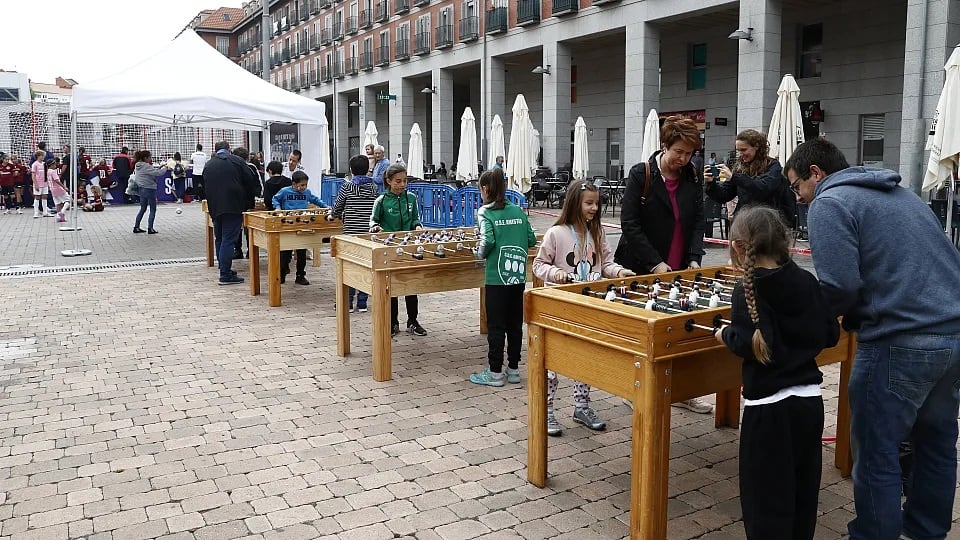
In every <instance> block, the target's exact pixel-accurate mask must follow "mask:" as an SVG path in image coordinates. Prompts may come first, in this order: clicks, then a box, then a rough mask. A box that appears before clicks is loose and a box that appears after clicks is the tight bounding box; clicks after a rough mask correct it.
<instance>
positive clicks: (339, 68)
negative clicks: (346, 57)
mask: <svg viewBox="0 0 960 540" xmlns="http://www.w3.org/2000/svg"><path fill="white" fill-rule="evenodd" d="M343 68H344V65H343V63H342V62H339V61H337V62H334V63H333V76H334V77H336V78H338V79H342V78H343V77H344V76H345V73H344V69H343Z"/></svg>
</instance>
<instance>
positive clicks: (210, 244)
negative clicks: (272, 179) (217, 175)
mask: <svg viewBox="0 0 960 540" xmlns="http://www.w3.org/2000/svg"><path fill="white" fill-rule="evenodd" d="M263 208H264V207H263V201H262V200H260V199H257V203H256V207H255V208H254V210H263ZM200 210H202V211H203V222H204V224H205V225H206V227H205V228H206V234H205V235H204V238H205V239H206V247H207V266H208V267H213V265H214V264H215V263H216V260H217V254H216V253H214V252H215V251H216V245H217V244H216V242H215V241H214V238H213V218H211V217H210V210H209V209H208V208H207V200H206V199H203V200H202V201H200ZM247 247H249V246H247ZM319 260H320V259H319V257H317V254H316V253H314V254H313V264H314V266H319V265H320V263H319Z"/></svg>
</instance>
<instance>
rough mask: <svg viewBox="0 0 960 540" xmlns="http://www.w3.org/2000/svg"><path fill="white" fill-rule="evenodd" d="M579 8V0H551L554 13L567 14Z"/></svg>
mask: <svg viewBox="0 0 960 540" xmlns="http://www.w3.org/2000/svg"><path fill="white" fill-rule="evenodd" d="M578 9H580V0H553V14H554V15H568V14H570V13H576V12H577V10H578Z"/></svg>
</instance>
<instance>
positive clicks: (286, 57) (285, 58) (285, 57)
mask: <svg viewBox="0 0 960 540" xmlns="http://www.w3.org/2000/svg"><path fill="white" fill-rule="evenodd" d="M280 61H281V62H283V63H284V64H286V63H287V62H289V61H290V49H287V48H284V49H283V52H281V53H280Z"/></svg>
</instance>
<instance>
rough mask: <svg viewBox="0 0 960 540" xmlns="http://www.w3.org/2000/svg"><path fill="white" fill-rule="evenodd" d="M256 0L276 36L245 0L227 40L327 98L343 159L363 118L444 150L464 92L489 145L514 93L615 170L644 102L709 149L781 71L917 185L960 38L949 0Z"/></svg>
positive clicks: (957, 9) (846, 135) (554, 145)
mask: <svg viewBox="0 0 960 540" xmlns="http://www.w3.org/2000/svg"><path fill="white" fill-rule="evenodd" d="M263 1H268V2H269V5H268V8H267V9H268V18H267V19H266V20H268V21H269V25H270V26H269V28H268V32H269V42H270V43H269V50H268V51H267V54H266V55H265V56H264V55H263V51H261V44H262V41H263V39H262V37H261V36H262V35H263V34H262V30H263V29H262V28H261V21H263V20H264V18H263V14H262V11H261V8H260V5H259V4H256V3H254V2H251V3H250V4H248V5H246V6H244V8H243V10H242V11H243V12H244V14H243V17H242V20H241V21H240V22H239V23H238V24H236V25H235V26H234V27H233V28H232V29H231V30H230V31H229V32H228V33H229V35H230V37H231V39H232V38H236V45H237V56H236V57H235V58H236V59H237V61H238V62H239V64H240V65H241V66H243V67H244V68H246V69H248V70H249V71H251V72H253V73H256V74H258V75H260V74H261V72H262V70H263V67H264V66H263V62H264V61H266V62H268V63H269V76H270V80H271V82H273V83H274V84H276V85H278V86H281V87H283V88H286V89H288V90H290V91H294V92H298V93H301V94H303V95H305V96H308V97H311V98H314V99H318V100H322V101H323V102H324V103H326V105H327V115H328V122H329V125H330V126H331V138H332V139H334V140H335V147H336V158H335V161H334V163H335V164H337V165H339V166H338V170H342V169H343V167H344V166H345V164H346V160H347V158H348V156H349V155H350V154H353V153H356V152H358V151H360V141H361V140H362V132H363V130H364V128H365V125H366V123H367V121H370V120H373V121H375V122H376V125H377V127H378V131H379V133H380V137H379V140H380V142H381V144H384V146H386V147H387V151H388V154H389V155H390V156H396V154H397V153H402V154H404V155H406V153H407V144H408V141H409V132H410V128H411V126H412V124H413V123H414V122H417V123H419V125H420V127H421V130H422V131H423V139H424V153H425V159H426V161H427V162H428V163H435V164H439V162H441V161H443V162H445V163H446V164H447V166H448V167H449V166H450V165H451V162H452V161H454V160H455V157H456V152H457V147H458V145H459V138H460V130H459V119H460V115H461V114H462V112H463V110H464V108H465V107H467V106H469V107H471V108H472V110H473V112H474V115H475V116H476V117H477V124H478V126H479V128H480V131H481V133H479V134H478V136H479V138H480V141H479V145H480V146H479V148H485V147H486V145H485V143H486V141H485V137H486V134H487V133H489V131H490V122H491V120H492V118H493V116H494V115H495V114H497V115H499V116H500V117H501V119H502V121H503V123H504V133H505V134H506V138H507V140H508V141H509V133H510V127H511V126H510V125H511V107H512V105H513V102H514V99H515V97H516V95H517V94H521V93H522V94H523V95H524V96H525V98H526V101H527V104H528V105H529V108H530V117H531V119H532V121H533V123H534V126H535V127H536V128H537V129H538V130H539V132H540V141H541V147H542V161H543V164H544V165H546V166H548V167H550V168H551V169H554V170H555V169H556V168H557V167H560V166H564V165H567V164H569V163H570V162H571V161H572V140H573V138H572V132H573V124H574V121H575V120H576V118H577V117H578V116H583V117H584V119H585V121H586V123H587V126H588V129H589V131H588V133H589V136H588V139H589V150H590V174H591V175H602V176H607V177H619V176H621V175H622V174H623V173H624V171H625V170H628V169H629V167H630V166H631V165H632V164H633V163H636V162H638V161H640V160H642V159H643V158H644V157H645V156H641V155H640V148H641V144H642V136H643V124H644V121H645V119H646V116H647V113H648V111H649V110H650V109H651V108H655V109H657V110H658V111H659V112H660V113H661V115H662V116H663V115H666V114H669V113H680V114H684V115H686V116H689V117H691V118H694V119H695V121H697V122H698V124H699V125H700V127H701V129H702V132H703V142H704V150H705V153H706V155H707V156H709V155H710V154H711V153H714V152H715V153H717V154H718V156H721V157H723V156H726V154H727V152H728V151H729V150H731V149H732V148H733V144H734V137H735V134H736V133H737V132H738V131H740V130H742V129H746V128H754V129H760V130H762V131H766V130H767V128H768V126H769V124H770V119H771V116H772V113H773V107H774V104H775V102H776V98H777V93H776V91H777V87H778V86H779V83H780V80H781V78H782V76H783V75H784V74H787V73H791V74H793V75H794V76H795V77H796V79H797V83H798V84H799V86H800V90H801V95H800V99H801V102H802V103H803V108H804V115H805V126H804V127H805V131H806V133H807V135H808V136H817V135H825V136H826V137H828V138H830V139H831V140H832V141H834V142H835V143H836V144H837V145H838V146H840V148H841V149H843V151H844V152H845V153H846V155H847V157H848V159H849V161H850V162H851V163H865V164H872V165H881V166H884V167H887V168H892V169H899V170H900V171H901V172H902V173H903V175H904V178H905V182H909V183H910V184H912V185H913V184H917V185H918V184H919V182H920V179H921V176H922V175H921V168H922V162H923V159H924V158H925V154H924V151H923V145H924V142H925V139H926V132H927V130H928V128H929V122H930V119H931V118H932V116H933V113H934V109H935V107H936V102H937V98H938V96H939V93H940V90H941V88H942V85H943V79H944V72H943V65H944V63H945V62H946V59H947V57H948V56H949V53H950V51H951V50H952V48H953V47H954V46H956V45H957V44H958V42H960V2H956V1H950V0H872V1H868V0H838V1H832V0H740V1H735V0H483V1H482V2H481V1H480V0H339V1H334V0H273V1H270V0H263ZM731 33H733V35H731ZM228 52H232V51H228ZM228 56H230V54H228ZM231 57H233V56H231ZM536 68H539V69H536Z"/></svg>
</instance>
